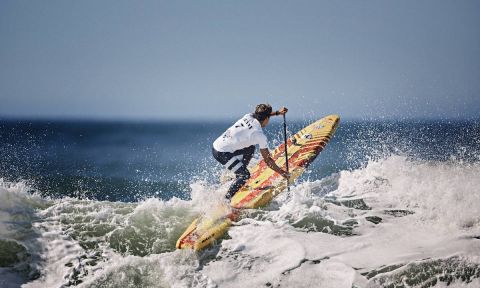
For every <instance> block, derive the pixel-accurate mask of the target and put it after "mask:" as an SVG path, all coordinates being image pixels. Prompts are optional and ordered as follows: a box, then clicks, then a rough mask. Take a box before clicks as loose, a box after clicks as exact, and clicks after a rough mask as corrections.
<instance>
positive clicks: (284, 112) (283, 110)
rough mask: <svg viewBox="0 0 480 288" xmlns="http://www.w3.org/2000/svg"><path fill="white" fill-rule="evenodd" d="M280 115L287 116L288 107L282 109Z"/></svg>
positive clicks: (279, 111)
mask: <svg viewBox="0 0 480 288" xmlns="http://www.w3.org/2000/svg"><path fill="white" fill-rule="evenodd" d="M277 112H278V115H285V114H287V112H288V109H287V108H286V107H282V108H281V109H280V110H278V111H277Z"/></svg>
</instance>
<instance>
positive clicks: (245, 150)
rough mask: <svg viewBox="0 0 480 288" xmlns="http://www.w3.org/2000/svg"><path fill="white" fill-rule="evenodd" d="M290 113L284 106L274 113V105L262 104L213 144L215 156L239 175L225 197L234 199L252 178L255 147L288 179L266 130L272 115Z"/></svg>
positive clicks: (268, 162)
mask: <svg viewBox="0 0 480 288" xmlns="http://www.w3.org/2000/svg"><path fill="white" fill-rule="evenodd" d="M287 111H288V109H287V108H285V107H282V108H281V109H280V110H278V111H275V112H273V113H272V106H270V105H269V104H259V105H257V107H256V108H255V112H254V113H252V114H246V115H245V116H243V117H242V119H240V120H238V121H237V122H235V124H233V126H232V127H230V128H228V129H227V131H225V132H224V133H223V134H222V135H221V136H220V137H218V138H217V140H215V142H213V148H212V153H213V157H214V158H215V159H216V160H217V161H218V162H220V164H222V165H223V166H224V167H225V168H227V169H228V170H230V171H232V172H234V173H235V175H236V180H235V181H234V182H233V183H232V185H231V186H230V188H229V189H228V192H227V194H226V195H225V198H227V199H230V198H232V197H233V195H235V193H237V191H238V190H239V189H240V188H241V187H242V186H243V184H245V182H246V181H247V180H248V178H250V172H248V169H247V166H248V163H249V162H250V160H251V159H252V156H253V153H254V152H255V145H258V146H259V148H260V153H261V154H262V157H263V159H264V160H265V163H266V164H267V166H268V167H270V168H271V169H272V170H274V171H275V172H277V173H279V174H280V175H282V176H283V177H284V178H287V179H288V173H287V172H286V171H284V170H282V169H281V168H280V167H278V166H277V164H275V161H273V159H272V157H271V156H270V152H269V151H268V146H267V137H266V136H265V134H264V133H263V129H262V128H263V127H265V126H267V125H268V122H269V120H270V117H271V116H278V115H285V114H286V113H287Z"/></svg>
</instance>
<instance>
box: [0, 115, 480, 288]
mask: <svg viewBox="0 0 480 288" xmlns="http://www.w3.org/2000/svg"><path fill="white" fill-rule="evenodd" d="M235 120H236V119H231V120H229V121H216V122H213V121H211V122H209V121H198V122H193V121H163V122H154V121H152V122H141V121H76V120H75V121H74V120H65V121H61V120H13V119H4V120H0V287H69V286H78V287H245V286H249V287H269V286H273V287H314V286H315V285H321V287H348V288H351V287H417V286H418V287H445V285H447V284H452V283H453V284H455V283H456V284H458V285H460V286H461V287H479V285H480V240H479V239H480V205H478V203H480V191H479V188H478V187H480V177H479V175H480V121H448V120H405V121H384V120H375V121H371V120H368V121H367V120H341V122H340V125H339V127H338V129H337V132H336V133H335V136H334V137H333V139H332V140H331V141H330V143H329V144H328V145H327V146H326V148H325V149H324V151H322V153H321V154H320V155H319V156H318V157H317V159H315V161H314V162H313V163H312V164H311V165H310V167H309V168H308V170H307V171H306V172H305V173H304V174H303V176H302V177H300V178H299V179H298V180H297V181H296V183H294V184H293V185H292V187H291V188H290V192H284V193H281V194H280V195H279V196H277V198H275V200H274V201H273V202H272V203H271V204H270V205H269V206H268V207H266V208H264V209H256V210H255V211H249V212H247V215H246V216H245V217H244V218H243V219H242V220H240V221H239V222H238V223H235V225H233V227H231V229H230V230H229V232H228V235H227V236H225V237H224V238H223V240H222V241H220V242H218V243H216V244H215V245H213V246H212V247H211V248H209V249H206V251H203V252H201V253H194V252H192V251H183V250H176V249H175V242H176V240H177V239H178V238H179V236H180V235H181V234H182V233H183V231H184V230H185V229H186V227H187V226H188V225H189V224H190V223H191V222H192V220H193V219H194V218H195V217H196V216H198V215H199V214H201V213H204V212H208V211H211V210H212V207H214V206H215V205H218V201H221V199H222V198H223V197H222V196H223V194H224V193H225V192H226V189H227V188H228V182H224V180H221V178H222V177H221V175H222V173H223V168H222V167H221V166H220V165H219V164H217V163H216V161H215V160H214V159H213V157H212V156H211V145H212V143H213V141H214V140H215V139H216V137H218V136H219V135H221V134H222V133H223V131H224V130H225V129H227V128H228V127H229V126H230V125H231V124H232V123H233V122H234V121H235ZM272 120H273V121H271V122H270V125H268V126H267V127H266V128H265V132H266V134H267V137H268V139H269V144H270V147H271V148H274V147H275V146H276V145H278V144H280V143H282V142H283V126H282V122H281V118H273V119H272ZM314 120H316V119H311V120H305V121H289V123H288V134H289V135H292V134H294V133H296V132H297V131H298V130H300V129H301V128H302V127H304V126H306V125H308V124H309V123H311V122H313V121H314ZM256 157H258V153H257V155H256ZM405 283H407V284H408V286H405V285H404V284H405ZM402 285H403V286H402ZM455 287H458V286H455Z"/></svg>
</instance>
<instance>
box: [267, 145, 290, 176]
mask: <svg viewBox="0 0 480 288" xmlns="http://www.w3.org/2000/svg"><path fill="white" fill-rule="evenodd" d="M260 154H262V157H263V160H265V163H266V164H267V166H268V167H270V169H272V170H273V171H275V172H277V173H278V174H280V175H282V176H283V177H284V178H288V173H287V172H285V171H283V170H282V169H281V168H280V167H278V165H277V164H276V163H275V161H273V159H272V157H271V156H270V152H268V149H267V148H265V149H260Z"/></svg>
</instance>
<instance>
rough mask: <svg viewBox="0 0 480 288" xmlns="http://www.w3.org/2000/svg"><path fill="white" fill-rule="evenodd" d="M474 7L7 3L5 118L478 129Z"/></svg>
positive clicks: (479, 57) (479, 9)
mask: <svg viewBox="0 0 480 288" xmlns="http://www.w3.org/2000/svg"><path fill="white" fill-rule="evenodd" d="M479 27H480V1H463V0H462V1H453V0H452V1H439V0H434V1H419V0H412V1H400V0H399V1H388V0H379V1H262V0H259V1H117V0H116V1H100V0H95V1H84V0H81V1H65V0H61V1H16V0H15V1H7V0H2V1H0V117H1V116H3V117H10V116H13V117H76V118H78V117H88V118H90V117H95V118H141V119H145V118H147V119H150V118H172V117H173V118H196V119H204V118H236V117H238V116H241V115H243V114H244V113H246V112H249V111H250V110H251V109H252V108H253V107H254V106H255V104H257V103H262V102H269V103H271V104H272V105H274V108H276V107H277V106H279V105H285V106H287V107H289V108H290V113H289V115H290V117H293V118H303V117H308V118H311V117H317V116H323V115H325V114H329V113H339V114H340V115H342V116H344V117H346V118H365V117H367V118H383V117H388V118H392V117H402V118H403V117H406V118H457V117H475V118H478V117H479V116H478V115H479V111H480V28H479Z"/></svg>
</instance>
